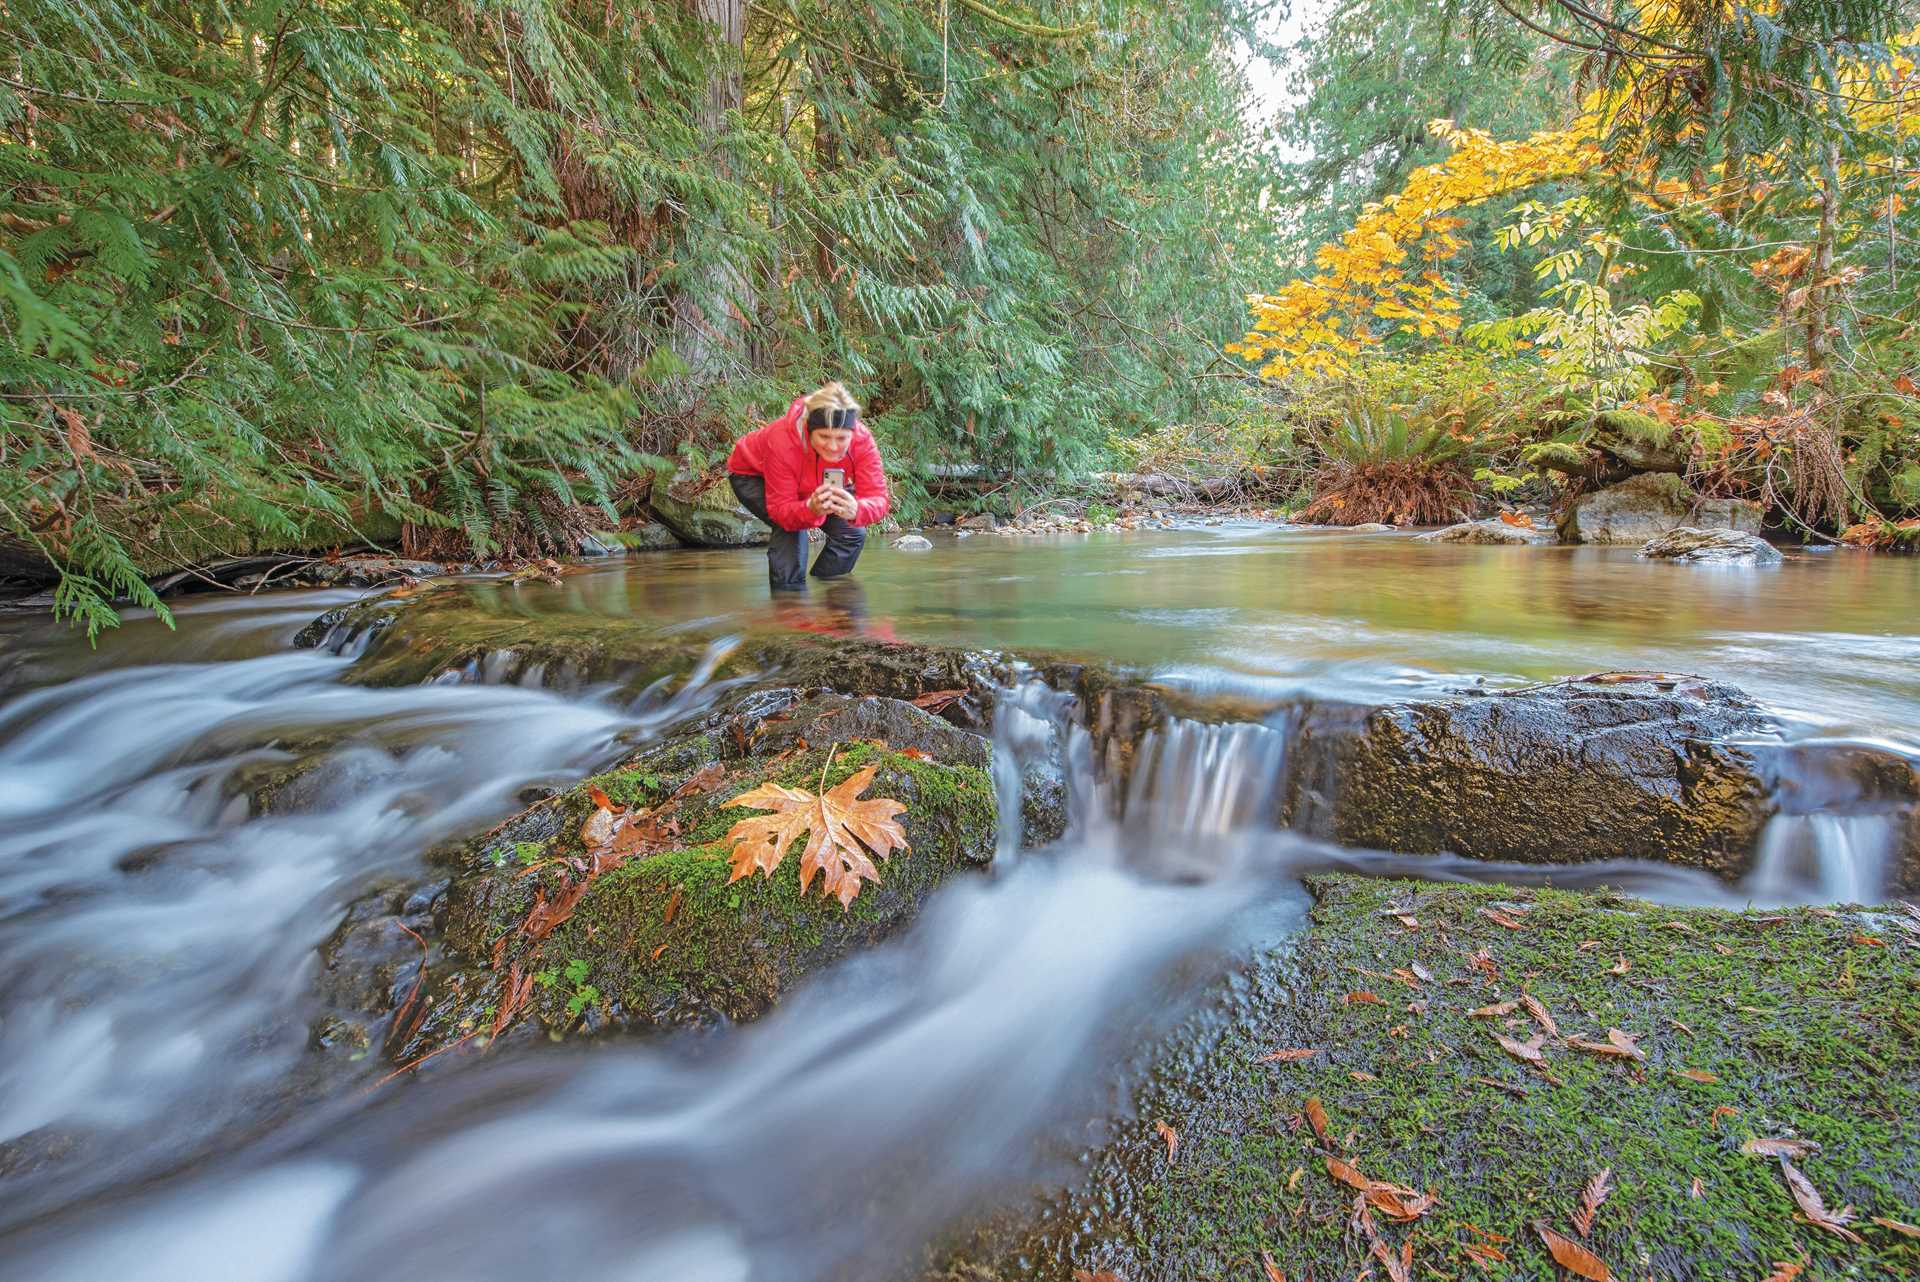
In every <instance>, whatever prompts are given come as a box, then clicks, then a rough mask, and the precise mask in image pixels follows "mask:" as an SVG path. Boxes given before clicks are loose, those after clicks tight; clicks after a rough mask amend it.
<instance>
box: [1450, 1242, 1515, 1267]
mask: <svg viewBox="0 0 1920 1282" xmlns="http://www.w3.org/2000/svg"><path fill="white" fill-rule="evenodd" d="M1460 1249H1461V1250H1462V1251H1465V1252H1466V1253H1467V1258H1468V1259H1470V1260H1472V1261H1473V1262H1474V1263H1475V1264H1477V1265H1479V1266H1480V1267H1481V1268H1483V1269H1491V1268H1492V1267H1493V1266H1494V1265H1496V1264H1501V1263H1504V1262H1505V1261H1506V1258H1507V1255H1506V1252H1504V1251H1502V1250H1501V1249H1500V1248H1499V1247H1495V1246H1482V1245H1481V1244H1480V1243H1478V1242H1462V1243H1461V1244H1460Z"/></svg>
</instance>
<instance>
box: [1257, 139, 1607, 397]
mask: <svg viewBox="0 0 1920 1282" xmlns="http://www.w3.org/2000/svg"><path fill="white" fill-rule="evenodd" d="M1431 128H1432V129H1433V131H1434V133H1435V134H1436V135H1437V136H1439V137H1440V138H1442V139H1443V140H1445V141H1446V142H1448V143H1449V144H1451V145H1452V146H1453V149H1454V150H1453V154H1452V155H1450V156H1448V157H1447V158H1446V159H1445V160H1443V161H1440V162H1439V163H1438V164H1433V165H1428V166H1426V167H1425V168H1423V169H1418V170H1415V171H1414V173H1413V175H1412V176H1411V177H1409V178H1408V180H1407V185H1406V186H1405V187H1404V188H1402V189H1401V190H1400V191H1398V192H1395V193H1394V194H1393V195H1391V196H1389V197H1387V198H1386V199H1385V200H1383V201H1381V202H1379V203H1378V204H1371V205H1368V206H1367V207H1366V208H1365V209H1364V210H1363V211H1362V212H1361V215H1360V217H1359V219H1358V220H1357V221H1356V222H1355V223H1354V225H1353V227H1352V229H1350V230H1349V231H1348V232H1347V233H1346V234H1345V235H1344V236H1342V237H1341V238H1340V239H1339V241H1337V242H1335V243H1333V244H1330V245H1323V246H1321V247H1320V251H1319V253H1317V254H1316V255H1315V256H1314V266H1315V267H1317V268H1318V269H1319V270H1318V272H1316V274H1315V275H1313V276H1312V277H1310V278H1308V279H1306V280H1298V281H1294V282H1292V283H1291V284H1289V285H1287V286H1286V287H1285V288H1283V289H1281V290H1280V291H1279V292H1278V293H1274V294H1256V295H1253V296H1252V298H1251V299H1250V300H1249V302H1250V305H1251V307H1252V310H1253V327H1252V329H1251V331H1250V332H1249V333H1248V334H1247V335H1246V337H1245V338H1243V339H1241V341H1240V342H1238V343H1235V344H1233V345H1232V346H1230V347H1229V348H1228V349H1227V350H1228V351H1231V352H1233V353H1235V354H1236V355H1239V356H1244V357H1246V358H1247V359H1248V360H1255V361H1262V362H1264V364H1263V367H1262V369H1261V372H1262V373H1263V374H1266V375H1268V376H1269V377H1278V376H1280V375H1283V374H1303V375H1309V376H1313V375H1338V374H1342V373H1345V372H1347V371H1348V370H1349V369H1350V368H1351V361H1352V358H1354V357H1356V356H1359V355H1360V354H1361V353H1362V352H1363V351H1365V350H1366V349H1367V348H1368V347H1370V346H1372V345H1373V344H1376V343H1378V342H1380V341H1381V339H1382V338H1384V337H1385V332H1384V331H1380V330H1376V329H1375V328H1374V326H1373V325H1372V323H1371V319H1372V318H1374V317H1379V318H1382V319H1386V320H1402V321H1405V322H1407V324H1406V325H1405V326H1403V327H1402V328H1405V329H1406V330H1408V331H1409V332H1413V333H1418V334H1420V335H1421V336H1422V337H1427V338H1432V337H1435V336H1437V335H1439V334H1441V333H1450V332H1452V331H1453V330H1456V329H1458V328H1459V326H1460V318H1459V317H1458V316H1456V315H1454V313H1455V312H1457V311H1458V310H1459V306H1460V304H1459V302H1458V301H1457V300H1456V299H1454V298H1453V297H1452V296H1451V292H1450V287H1449V286H1448V284H1447V282H1446V279H1445V278H1444V277H1443V276H1441V275H1440V273H1439V271H1438V270H1437V268H1438V266H1439V264H1440V263H1442V262H1444V261H1446V260H1447V259H1449V258H1451V257H1453V256H1454V255H1455V254H1457V253H1459V252H1460V250H1461V248H1462V246H1463V242H1462V241H1461V240H1460V239H1459V238H1458V237H1456V236H1455V235H1454V232H1456V231H1458V230H1459V229H1460V228H1461V227H1462V226H1463V225H1464V223H1465V220H1464V219H1461V218H1456V217H1451V216H1449V211H1451V210H1455V209H1460V208H1463V207H1465V206H1468V205H1473V204H1477V203H1479V202H1480V201H1483V200H1491V199H1493V198H1494V197H1496V196H1504V195H1510V194H1512V193H1513V192H1516V191H1521V190H1524V189H1525V188H1527V187H1531V186H1533V185H1534V184H1536V183H1541V182H1546V181H1548V180H1550V179H1553V178H1563V177H1566V176H1568V175H1570V174H1575V173H1578V172H1580V171H1581V170H1582V169H1585V168H1588V167H1590V166H1591V165H1593V164H1595V163H1597V162H1598V160H1599V158H1600V146H1599V139H1598V136H1597V135H1596V134H1595V133H1594V131H1593V130H1592V129H1591V128H1590V127H1587V126H1584V125H1583V126H1577V127H1575V128H1573V129H1566V130H1549V131H1544V132H1541V133H1537V134H1535V135H1533V136H1532V137H1531V138H1526V139H1523V140H1521V141H1518V142H1500V141H1497V140H1496V139H1494V138H1493V136H1492V135H1490V134H1488V133H1485V132H1484V131H1482V130H1478V129H1461V128H1459V127H1457V126H1456V125H1455V124H1454V123H1453V122H1452V121H1451V120H1436V121H1434V122H1433V124H1432V125H1431ZM1410 258H1417V261H1418V264H1419V267H1420V268H1421V269H1423V270H1419V271H1418V272H1417V273H1416V274H1415V275H1413V276H1412V277H1409V274H1408V272H1409V270H1410V267H1409V259H1410Z"/></svg>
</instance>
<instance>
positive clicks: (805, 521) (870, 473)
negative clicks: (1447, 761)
mask: <svg viewBox="0 0 1920 1282" xmlns="http://www.w3.org/2000/svg"><path fill="white" fill-rule="evenodd" d="M806 416H807V408H806V406H805V405H804V404H802V403H801V402H800V401H798V400H796V401H794V403H793V404H791V405H789V406H787V412H786V413H785V414H782V415H781V416H780V417H779V418H776V419H774V420H773V422H771V423H768V424H766V425H765V426H763V427H758V428H755V429H754V430H753V431H751V432H748V433H747V434H746V435H745V436H743V437H741V438H740V439H739V440H738V441H735V442H734V445H733V453H732V455H730V456H729V457H728V459H727V471H729V472H732V473H733V474H735V475H736V476H757V477H760V478H761V479H762V480H764V481H765V482H766V483H767V515H768V516H771V517H772V518H773V519H774V520H775V521H777V522H779V524H780V528H782V529H785V530H811V529H815V528H817V527H819V526H820V525H822V524H824V523H825V522H826V519H827V518H826V517H825V516H824V515H822V514H821V513H819V512H816V511H814V510H813V509H812V508H810V507H808V506H807V500H808V499H809V498H811V497H813V492H814V491H815V490H817V489H819V488H820V486H821V485H822V484H824V483H825V481H826V471H827V469H828V468H829V467H839V468H845V469H846V473H847V488H848V489H849V490H852V491H853V506H854V514H853V523H854V524H855V525H872V524H873V523H874V522H875V521H878V520H879V519H880V518H881V517H883V516H885V515H886V514H887V474H886V473H885V472H884V471H882V470H881V467H880V447H879V446H877V445H875V444H874V443H873V433H872V432H869V431H868V430H867V425H866V424H865V423H859V422H856V423H855V424H854V427H853V444H852V446H850V447H849V448H848V450H847V454H846V457H845V458H843V459H841V460H840V461H839V462H838V463H828V462H827V461H826V460H825V459H822V458H821V457H820V456H819V455H818V454H816V453H815V452H814V450H813V447H812V446H811V445H809V444H807V433H806V428H805V426H804V422H803V420H804V419H805V418H806Z"/></svg>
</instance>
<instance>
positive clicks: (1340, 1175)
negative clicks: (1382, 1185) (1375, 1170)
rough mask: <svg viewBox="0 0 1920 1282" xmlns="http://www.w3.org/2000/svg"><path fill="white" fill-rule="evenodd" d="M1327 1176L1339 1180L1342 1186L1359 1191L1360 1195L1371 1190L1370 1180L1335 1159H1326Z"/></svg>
mask: <svg viewBox="0 0 1920 1282" xmlns="http://www.w3.org/2000/svg"><path fill="white" fill-rule="evenodd" d="M1327 1174H1328V1175H1331V1176H1332V1177H1333V1178H1334V1179H1336V1180H1339V1181H1340V1182H1341V1183H1342V1184H1345V1185H1348V1186H1349V1187H1351V1188H1356V1189H1359V1190H1360V1191H1361V1192H1362V1193H1367V1192H1371V1191H1372V1189H1373V1181H1372V1180H1370V1179H1368V1178H1367V1177H1366V1176H1364V1175H1362V1174H1360V1172H1359V1171H1358V1170H1357V1169H1356V1168H1354V1167H1352V1166H1349V1165H1348V1164H1347V1163H1345V1162H1343V1161H1341V1160H1340V1159H1339V1158H1337V1157H1329V1158H1328V1159H1327Z"/></svg>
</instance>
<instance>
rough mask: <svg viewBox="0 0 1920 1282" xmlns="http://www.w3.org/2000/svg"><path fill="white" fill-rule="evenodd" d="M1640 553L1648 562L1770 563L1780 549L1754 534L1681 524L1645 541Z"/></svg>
mask: <svg viewBox="0 0 1920 1282" xmlns="http://www.w3.org/2000/svg"><path fill="white" fill-rule="evenodd" d="M1640 555H1641V557H1642V558H1644V559H1645V560H1649V561H1682V562H1686V563H1688V564H1692V565H1773V564H1775V563H1777V562H1778V561H1779V560H1780V559H1781V558H1780V550H1779V549H1778V548H1776V547H1774V546H1773V544H1771V543H1769V542H1767V541H1766V540H1765V539H1763V538H1761V537H1760V536H1758V535H1756V534H1744V533H1741V532H1740V531H1737V530H1701V529H1694V528H1693V527H1691V526H1682V527H1681V528H1679V529H1677V530H1669V531H1667V532H1666V533H1665V534H1662V535H1661V536H1660V537H1659V538H1656V539H1650V540H1648V542H1647V544H1646V546H1645V547H1643V548H1641V549H1640Z"/></svg>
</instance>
